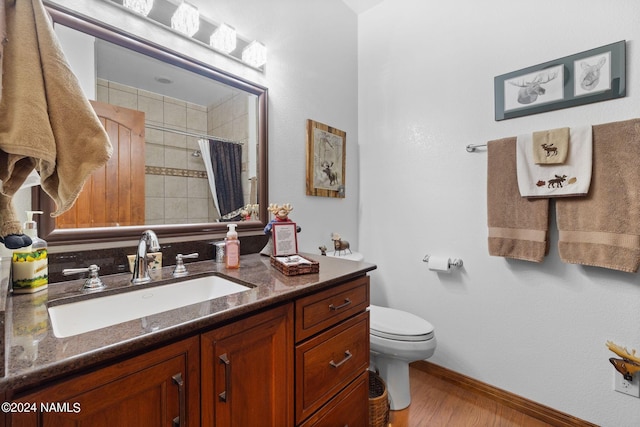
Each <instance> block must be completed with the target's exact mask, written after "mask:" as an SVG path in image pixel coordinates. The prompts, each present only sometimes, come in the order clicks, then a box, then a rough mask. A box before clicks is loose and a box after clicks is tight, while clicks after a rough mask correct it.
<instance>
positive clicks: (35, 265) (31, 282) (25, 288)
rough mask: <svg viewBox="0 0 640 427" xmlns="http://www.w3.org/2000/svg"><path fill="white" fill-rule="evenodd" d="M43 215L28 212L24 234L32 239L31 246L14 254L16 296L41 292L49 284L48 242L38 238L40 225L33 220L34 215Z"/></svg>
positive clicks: (13, 266)
mask: <svg viewBox="0 0 640 427" xmlns="http://www.w3.org/2000/svg"><path fill="white" fill-rule="evenodd" d="M41 213H42V212H40V211H27V222H25V223H24V234H26V235H27V236H29V237H30V238H31V242H32V243H31V246H28V247H26V248H21V249H18V250H16V251H14V252H13V256H12V263H11V275H12V279H11V285H12V288H13V292H14V293H16V294H19V293H32V292H37V291H41V290H43V289H47V286H48V284H49V262H48V259H47V242H45V241H44V240H43V239H41V238H39V237H38V224H37V223H36V222H35V221H34V220H33V214H41Z"/></svg>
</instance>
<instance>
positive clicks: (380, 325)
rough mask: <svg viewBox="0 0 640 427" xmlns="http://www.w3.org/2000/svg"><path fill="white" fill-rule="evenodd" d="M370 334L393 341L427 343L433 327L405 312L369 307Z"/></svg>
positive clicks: (431, 335) (431, 337) (432, 334)
mask: <svg viewBox="0 0 640 427" xmlns="http://www.w3.org/2000/svg"><path fill="white" fill-rule="evenodd" d="M369 313H370V316H369V323H370V326H369V329H370V331H369V332H370V334H371V335H374V336H377V337H380V338H386V339H390V340H395V341H428V340H430V339H433V337H434V333H433V331H434V328H433V325H432V324H431V323H429V322H427V321H426V320H424V319H423V318H421V317H418V316H416V315H414V314H411V313H407V312H406V311H401V310H395V309H393V308H388V307H380V306H376V305H371V306H369Z"/></svg>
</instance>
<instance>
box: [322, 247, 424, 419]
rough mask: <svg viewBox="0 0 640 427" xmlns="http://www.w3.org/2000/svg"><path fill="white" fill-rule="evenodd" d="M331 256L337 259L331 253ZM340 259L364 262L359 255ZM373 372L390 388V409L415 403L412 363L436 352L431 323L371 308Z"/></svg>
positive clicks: (353, 254) (404, 312) (370, 340)
mask: <svg viewBox="0 0 640 427" xmlns="http://www.w3.org/2000/svg"><path fill="white" fill-rule="evenodd" d="M327 255H328V256H334V255H333V254H332V253H329V252H327ZM335 257H336V258H342V259H348V260H352V261H362V260H363V256H362V255H361V254H359V253H355V252H354V253H350V254H343V255H338V254H336V255H335ZM369 342H370V356H371V366H370V369H372V370H375V371H377V372H378V373H379V374H380V376H381V377H382V379H383V380H384V382H385V383H386V385H387V393H388V394H389V400H390V409H391V410H393V411H398V410H401V409H404V408H406V407H407V406H409V404H410V403H411V391H410V388H409V363H411V362H415V361H417V360H423V359H428V358H429V357H431V356H432V355H433V353H434V352H435V350H436V337H435V334H434V328H433V325H431V323H429V322H427V321H426V320H424V319H423V318H421V317H418V316H416V315H414V314H411V313H408V312H406V311H402V310H396V309H393V308H387V307H380V306H377V305H370V306H369Z"/></svg>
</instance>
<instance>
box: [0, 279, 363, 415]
mask: <svg viewBox="0 0 640 427" xmlns="http://www.w3.org/2000/svg"><path fill="white" fill-rule="evenodd" d="M368 306H369V278H368V276H361V277H358V278H356V279H353V280H350V281H347V282H344V283H342V284H339V285H336V286H334V287H332V288H329V289H325V290H323V291H320V292H316V293H313V294H311V295H308V296H304V297H301V298H298V299H297V300H294V301H291V302H287V303H284V304H281V305H278V306H275V307H273V308H268V309H265V311H261V312H258V313H256V314H251V315H249V316H247V317H243V318H240V319H238V320H233V321H231V322H230V323H228V324H226V325H222V326H219V327H216V328H214V329H211V330H209V331H206V332H203V333H201V334H200V335H198V336H193V337H191V338H187V339H183V340H181V341H178V342H176V343H172V344H169V345H167V346H165V347H161V348H158V349H156V350H152V351H149V352H148V353H144V354H141V355H139V356H135V357H132V358H130V359H127V360H124V361H122V362H119V363H115V364H112V365H108V366H105V367H103V368H100V369H96V370H94V371H92V372H89V373H84V374H78V375H75V376H73V377H71V378H69V379H65V380H62V381H60V382H57V383H55V384H53V385H48V386H46V387H42V388H40V389H38V390H32V391H29V392H28V394H27V393H23V394H18V395H13V396H9V395H7V396H5V399H7V400H9V399H10V401H13V402H21V403H29V404H35V405H37V409H38V410H37V411H36V412H31V413H29V412H26V413H20V414H17V413H14V414H12V415H11V417H10V420H9V421H10V425H11V426H12V427H49V426H56V427H58V426H63V427H66V426H75V427H101V426H104V427H107V426H109V427H111V426H136V427H159V426H160V427H163V426H164V427H190V426H193V427H195V426H216V427H228V426H233V427H245V426H247V427H249V426H250V427H261V426H265V427H292V426H294V425H299V426H304V427H310V426H314V427H323V426H337V425H339V426H344V425H349V426H363V425H366V422H367V420H368V375H367V371H366V370H367V367H368V364H369V312H368V311H367V307H368ZM294 387H295V388H294ZM294 390H295V395H294ZM41 403H45V404H47V403H51V404H54V405H57V406H55V410H52V411H44V412H43V411H41V410H40V409H41V406H40V405H41ZM0 415H1V414H0ZM0 421H2V418H0Z"/></svg>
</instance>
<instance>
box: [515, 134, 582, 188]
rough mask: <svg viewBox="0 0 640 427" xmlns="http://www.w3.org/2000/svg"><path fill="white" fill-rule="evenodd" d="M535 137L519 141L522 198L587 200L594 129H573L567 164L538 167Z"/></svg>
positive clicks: (518, 161) (517, 154)
mask: <svg viewBox="0 0 640 427" xmlns="http://www.w3.org/2000/svg"><path fill="white" fill-rule="evenodd" d="M532 141H533V135H532V134H525V135H519V136H518V138H517V142H516V145H517V149H516V161H517V165H516V167H517V176H518V189H519V190H520V195H521V196H522V197H568V196H584V195H586V194H587V193H588V192H589V186H590V185H591V169H592V163H593V155H592V153H593V145H592V133H591V126H590V125H587V126H580V127H575V128H573V127H572V128H571V130H570V132H569V153H568V155H567V160H566V162H565V163H564V164H561V165H560V164H542V165H537V164H535V159H534V157H533V151H532V149H531V147H532Z"/></svg>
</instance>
